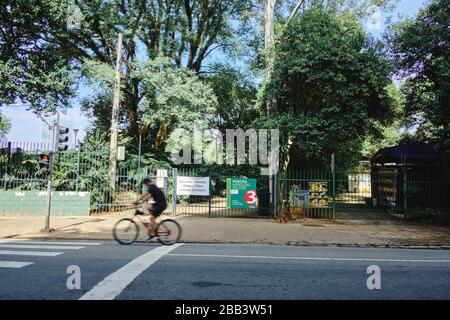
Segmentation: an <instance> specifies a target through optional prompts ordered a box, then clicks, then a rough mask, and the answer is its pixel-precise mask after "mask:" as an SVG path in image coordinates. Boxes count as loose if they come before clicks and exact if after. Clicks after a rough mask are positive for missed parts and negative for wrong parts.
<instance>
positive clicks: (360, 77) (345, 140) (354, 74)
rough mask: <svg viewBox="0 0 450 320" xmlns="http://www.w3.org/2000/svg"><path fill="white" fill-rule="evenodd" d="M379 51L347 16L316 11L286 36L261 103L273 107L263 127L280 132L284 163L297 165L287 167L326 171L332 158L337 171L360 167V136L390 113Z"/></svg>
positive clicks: (386, 76)
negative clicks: (271, 102)
mask: <svg viewBox="0 0 450 320" xmlns="http://www.w3.org/2000/svg"><path fill="white" fill-rule="evenodd" d="M381 49H382V48H381V47H380V44H379V43H377V42H373V41H371V40H370V39H369V38H368V37H367V36H366V34H365V32H364V30H363V28H362V26H361V24H360V22H358V20H357V19H356V17H355V16H354V15H352V14H339V13H337V12H334V11H329V10H328V11H327V10H325V9H324V8H323V7H321V6H318V7H314V8H313V9H310V10H308V11H306V12H305V13H303V14H302V15H300V16H299V17H297V18H295V19H294V20H292V21H291V23H290V24H289V25H288V26H287V27H286V28H285V30H284V31H283V33H282V34H281V36H280V37H279V39H278V42H277V44H276V47H275V58H274V65H273V74H272V77H271V79H270V82H269V83H267V84H266V86H265V88H264V91H263V94H262V96H261V99H262V100H263V101H268V100H274V101H276V105H277V110H276V114H275V115H274V116H272V115H271V116H270V118H269V123H272V125H276V126H279V127H280V128H281V129H282V130H283V132H284V135H283V137H284V139H285V140H284V142H283V143H282V145H284V146H289V148H288V149H286V150H285V154H284V159H285V160H286V159H288V158H290V159H291V160H292V159H295V160H296V161H291V162H290V165H289V167H293V166H302V167H305V166H309V167H314V166H318V167H323V166H327V165H328V164H329V159H330V156H331V154H332V153H336V156H337V159H340V161H341V165H342V166H351V165H352V164H354V162H355V161H357V160H359V158H360V156H361V154H360V151H361V145H362V143H363V141H364V138H365V136H366V135H369V134H375V133H377V126H376V125H375V123H377V122H378V123H387V122H388V120H389V116H390V115H391V114H392V112H393V108H392V101H391V97H390V96H389V92H388V91H387V86H388V85H389V84H390V83H391V81H390V78H389V75H390V71H391V65H390V64H389V62H388V61H387V59H386V57H385V56H384V55H383V52H382V50H381ZM274 119H275V120H274ZM294 163H295V164H294Z"/></svg>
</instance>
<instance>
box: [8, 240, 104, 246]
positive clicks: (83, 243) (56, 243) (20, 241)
mask: <svg viewBox="0 0 450 320" xmlns="http://www.w3.org/2000/svg"><path fill="white" fill-rule="evenodd" d="M2 243H11V244H12V243H17V244H19V243H26V244H51V245H58V244H61V245H68V246H69V245H74V246H99V245H101V244H102V243H101V242H67V241H29V240H0V244H2Z"/></svg>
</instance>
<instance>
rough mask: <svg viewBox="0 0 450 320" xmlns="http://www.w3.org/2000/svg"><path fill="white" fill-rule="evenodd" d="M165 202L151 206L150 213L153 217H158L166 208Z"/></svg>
mask: <svg viewBox="0 0 450 320" xmlns="http://www.w3.org/2000/svg"><path fill="white" fill-rule="evenodd" d="M166 208H167V204H164V205H162V204H154V205H153V207H152V215H153V216H155V217H159V216H160V215H161V213H163V211H164V210H166Z"/></svg>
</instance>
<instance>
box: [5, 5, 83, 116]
mask: <svg viewBox="0 0 450 320" xmlns="http://www.w3.org/2000/svg"><path fill="white" fill-rule="evenodd" d="M67 3H68V1H49V0H6V1H2V2H1V4H0V79H1V81H0V104H10V103H14V102H15V101H16V99H20V100H22V101H23V102H29V103H31V104H32V105H33V107H34V110H38V111H42V110H45V111H49V112H52V111H53V110H54V109H55V108H56V107H57V106H59V107H62V106H67V104H68V99H69V98H70V97H71V95H72V94H73V90H74V87H73V84H74V82H73V81H74V78H73V76H74V75H73V73H72V72H71V67H72V66H73V63H74V60H75V59H74V57H73V55H71V54H70V51H67V50H66V49H67V47H66V46H64V45H62V44H59V43H58V40H57V34H58V33H59V32H61V27H60V25H62V24H63V23H65V20H64V19H65V17H64V15H63V12H65V10H66V9H67ZM65 33H66V34H67V31H66V32H65Z"/></svg>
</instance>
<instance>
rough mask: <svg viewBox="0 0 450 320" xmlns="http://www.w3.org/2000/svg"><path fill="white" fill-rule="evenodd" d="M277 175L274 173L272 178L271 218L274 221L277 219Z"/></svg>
mask: <svg viewBox="0 0 450 320" xmlns="http://www.w3.org/2000/svg"><path fill="white" fill-rule="evenodd" d="M277 179H278V175H277V174H276V173H275V174H274V175H273V176H272V214H273V218H274V219H275V218H276V217H277V193H278V188H277V186H278V183H277V182H278V181H277Z"/></svg>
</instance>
